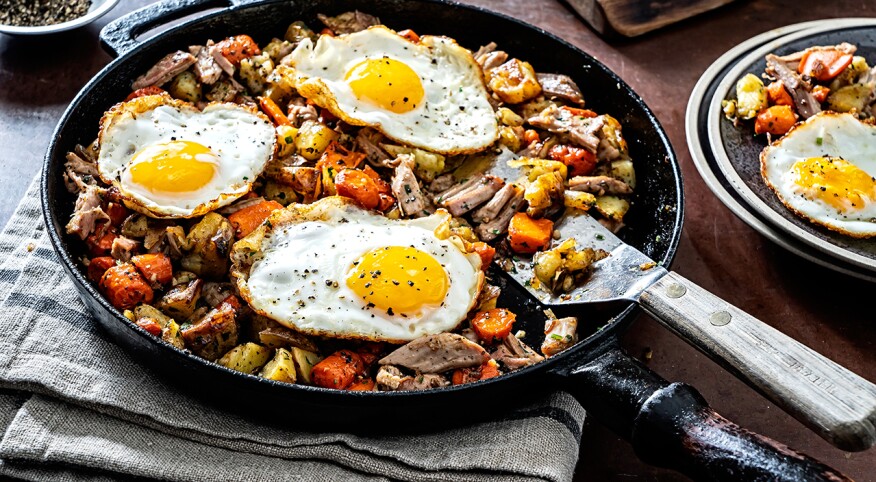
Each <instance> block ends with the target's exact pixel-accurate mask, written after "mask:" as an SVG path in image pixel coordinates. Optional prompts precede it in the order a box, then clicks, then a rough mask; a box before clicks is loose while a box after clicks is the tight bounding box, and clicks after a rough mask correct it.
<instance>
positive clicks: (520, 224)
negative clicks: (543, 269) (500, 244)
mask: <svg viewBox="0 0 876 482" xmlns="http://www.w3.org/2000/svg"><path fill="white" fill-rule="evenodd" d="M553 229H554V223H553V222H552V221H551V220H549V219H532V218H531V217H529V215H527V214H526V213H517V214H515V215H514V217H513V218H511V223H510V224H509V225H508V241H509V243H511V249H512V250H514V252H517V253H524V254H532V253H534V252H536V251H538V250H539V249H542V248H545V247H547V245H548V244H549V243H550V242H551V233H552V232H553Z"/></svg>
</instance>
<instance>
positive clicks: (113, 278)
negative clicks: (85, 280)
mask: <svg viewBox="0 0 876 482" xmlns="http://www.w3.org/2000/svg"><path fill="white" fill-rule="evenodd" d="M100 290H101V292H103V294H104V296H106V297H107V300H109V302H110V303H111V304H112V305H113V306H115V307H116V308H118V309H120V310H127V309H131V308H133V307H135V306H137V304H138V303H151V302H152V298H153V296H154V293H153V292H152V288H151V287H150V286H149V283H147V282H146V280H145V279H143V277H142V276H140V273H139V272H138V271H137V268H136V267H134V265H133V264H131V263H122V264H119V265H116V266H113V267H111V268H109V269H107V270H106V272H105V273H104V274H103V277H102V278H101V279H100Z"/></svg>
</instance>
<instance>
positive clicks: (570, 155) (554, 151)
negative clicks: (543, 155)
mask: <svg viewBox="0 0 876 482" xmlns="http://www.w3.org/2000/svg"><path fill="white" fill-rule="evenodd" d="M548 156H550V158H551V159H553V160H555V161H560V162H562V163H563V164H565V165H566V166H567V167H568V168H569V176H589V175H590V174H592V173H593V170H594V169H596V154H594V153H592V152H590V151H588V150H587V149H584V148H582V147H575V146H567V145H563V144H557V145H555V146H554V147H551V148H550V150H549V151H548Z"/></svg>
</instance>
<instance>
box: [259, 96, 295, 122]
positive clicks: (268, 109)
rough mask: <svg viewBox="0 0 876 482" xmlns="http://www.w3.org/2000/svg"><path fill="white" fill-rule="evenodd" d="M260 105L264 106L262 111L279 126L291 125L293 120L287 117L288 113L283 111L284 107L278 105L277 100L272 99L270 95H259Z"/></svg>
mask: <svg viewBox="0 0 876 482" xmlns="http://www.w3.org/2000/svg"><path fill="white" fill-rule="evenodd" d="M259 106H261V108H262V112H264V113H265V114H267V115H268V117H270V118H271V120H272V121H274V124H276V125H278V126H291V125H292V122H290V121H289V118H288V117H286V114H285V113H284V112H283V109H281V108H280V106H278V105H277V103H276V102H274V101H273V100H271V98H270V97H259Z"/></svg>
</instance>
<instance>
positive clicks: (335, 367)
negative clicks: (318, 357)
mask: <svg viewBox="0 0 876 482" xmlns="http://www.w3.org/2000/svg"><path fill="white" fill-rule="evenodd" d="M364 373H365V364H364V362H363V361H362V357H360V356H359V354H358V353H356V352H353V351H350V350H339V351H336V352H334V353H332V354H331V355H329V356H327V357H325V358H324V359H323V360H322V361H321V362H319V363H317V364H316V365H314V366H313V371H312V372H311V373H310V377H311V380H312V381H313V384H314V385H316V386H319V387H325V388H335V389H338V390H343V389H345V388H347V387H349V386H350V385H351V384H352V383H353V381H354V380H355V379H356V376H357V375H362V374H364Z"/></svg>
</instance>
